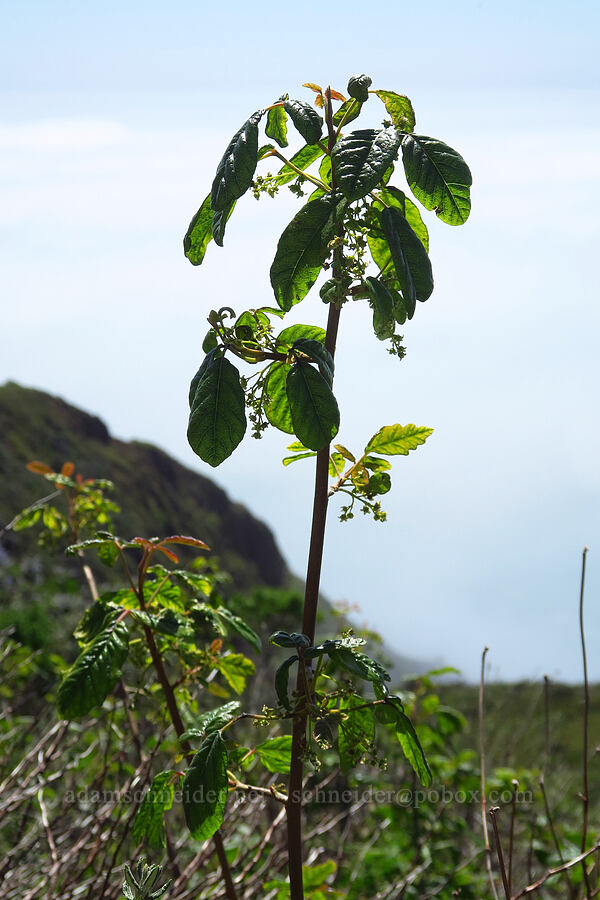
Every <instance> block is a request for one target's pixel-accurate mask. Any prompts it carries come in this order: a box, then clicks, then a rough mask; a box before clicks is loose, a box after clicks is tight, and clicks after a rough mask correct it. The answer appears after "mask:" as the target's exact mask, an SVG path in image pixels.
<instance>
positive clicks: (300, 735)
mask: <svg viewBox="0 0 600 900" xmlns="http://www.w3.org/2000/svg"><path fill="white" fill-rule="evenodd" d="M325 96H326V98H327V108H326V115H325V119H326V122H327V129H328V134H329V151H330V152H331V149H332V147H333V145H334V144H335V137H336V136H335V130H334V128H333V110H332V106H331V95H330V93H329V88H327V90H326V91H325ZM335 186H336V185H335V171H334V170H333V169H332V187H333V188H335ZM338 236H340V237H341V236H343V226H341V225H340V227H339V228H338ZM332 274H333V277H334V278H335V279H338V280H339V278H340V276H341V254H340V251H339V250H338V251H336V252H334V258H333V271H332ZM339 321H340V308H339V306H338V305H336V304H333V303H331V304H330V305H329V315H328V318H327V331H326V335H325V346H326V348H327V349H328V350H329V352H330V353H331V355H332V356H334V354H335V344H336V340H337V333H338V326H339ZM328 479H329V446H327V447H323V449H321V450H319V452H318V453H317V465H316V472H315V492H314V498H313V515H312V525H311V532H310V547H309V551H308V566H307V570H306V586H305V592H304V614H303V618H302V632H303V634H305V635H306V636H307V637H308V638H309V639H310V642H311V643H313V641H314V637H315V625H316V621H317V607H318V603H319V586H320V582H321V565H322V561H323V545H324V541H325V523H326V520H327V502H328V496H327V489H328ZM296 691H297V694H298V697H299V700H298V712H297V715H296V716H295V717H294V721H293V725H292V754H291V764H290V779H289V788H288V801H287V805H286V814H287V839H288V869H289V875H290V900H304V887H303V883H302V777H303V763H302V758H303V755H304V751H305V748H306V723H307V713H306V702H307V699H308V698H307V697H306V690H305V685H304V667H303V666H302V665H299V666H298V677H297V682H296Z"/></svg>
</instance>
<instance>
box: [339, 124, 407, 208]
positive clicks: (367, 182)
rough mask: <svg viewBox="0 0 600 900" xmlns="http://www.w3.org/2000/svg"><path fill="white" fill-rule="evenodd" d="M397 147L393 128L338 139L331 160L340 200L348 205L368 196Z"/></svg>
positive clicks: (366, 130)
mask: <svg viewBox="0 0 600 900" xmlns="http://www.w3.org/2000/svg"><path fill="white" fill-rule="evenodd" d="M399 146H400V135H399V133H398V132H397V131H396V129H395V128H384V129H383V130H381V131H378V130H376V129H374V128H365V129H363V130H362V131H353V132H351V133H350V134H349V135H347V136H346V137H343V138H340V140H339V141H338V142H337V144H336V145H335V146H334V148H333V150H332V151H331V156H332V159H333V164H334V168H335V175H336V179H337V184H338V187H339V188H340V190H341V191H342V193H343V194H344V196H345V197H346V198H347V199H348V200H350V201H352V200H359V199H360V198H361V197H364V196H365V195H366V194H368V193H369V191H370V190H372V189H373V188H374V187H375V186H376V185H377V184H379V182H380V181H381V179H382V177H383V175H384V173H385V171H386V169H387V168H388V167H389V165H390V163H391V162H393V160H394V159H395V158H396V155H397V153H398V148H399Z"/></svg>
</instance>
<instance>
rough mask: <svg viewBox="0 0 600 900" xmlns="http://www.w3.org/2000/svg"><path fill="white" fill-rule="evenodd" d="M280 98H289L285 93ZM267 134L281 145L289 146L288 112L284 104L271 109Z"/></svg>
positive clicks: (268, 116) (268, 115)
mask: <svg viewBox="0 0 600 900" xmlns="http://www.w3.org/2000/svg"><path fill="white" fill-rule="evenodd" d="M279 99H280V100H287V99H288V95H287V94H284V96H283V97H280V98H279ZM265 134H266V135H267V137H270V138H272V140H274V141H275V142H276V143H278V144H279V146H280V147H287V145H288V139H287V114H286V111H285V109H284V107H283V106H274V107H272V108H271V109H270V110H269V112H268V114H267V126H266V128H265Z"/></svg>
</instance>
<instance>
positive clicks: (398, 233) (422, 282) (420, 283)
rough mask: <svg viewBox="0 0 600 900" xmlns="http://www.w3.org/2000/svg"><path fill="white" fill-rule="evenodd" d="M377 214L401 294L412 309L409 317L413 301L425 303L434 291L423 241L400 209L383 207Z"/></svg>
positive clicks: (429, 264)
mask: <svg viewBox="0 0 600 900" xmlns="http://www.w3.org/2000/svg"><path fill="white" fill-rule="evenodd" d="M380 216H381V225H382V228H383V233H384V234H385V238H386V240H387V242H388V245H389V248H390V253H391V256H392V260H393V263H394V269H395V272H396V276H397V278H398V281H399V282H400V287H401V288H402V295H403V297H404V299H405V301H406V303H407V306H408V309H409V310H410V311H412V312H409V318H410V316H411V315H412V313H414V308H415V302H416V301H417V300H420V301H421V302H424V301H425V300H427V298H428V297H430V296H431V293H432V291H433V273H432V271H431V262H430V260H429V257H428V255H427V251H426V250H425V248H424V246H423V244H422V243H421V241H420V240H419V238H418V237H417V235H416V234H415V233H414V231H413V230H412V228H411V227H410V225H409V224H408V222H407V221H406V219H405V217H404V216H403V215H402V213H401V212H400V210H399V209H396V208H394V207H386V208H385V209H384V210H383V212H382V213H381V214H380Z"/></svg>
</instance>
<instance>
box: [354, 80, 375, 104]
mask: <svg viewBox="0 0 600 900" xmlns="http://www.w3.org/2000/svg"><path fill="white" fill-rule="evenodd" d="M372 84H373V79H372V78H369V76H368V75H352V77H351V78H350V79H349V80H348V93H349V94H350V96H351V97H354V99H355V100H358V101H359V102H360V103H365V102H366V101H367V100H368V99H369V88H370V87H371V85H372Z"/></svg>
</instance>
